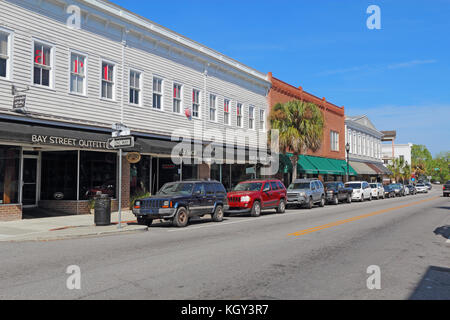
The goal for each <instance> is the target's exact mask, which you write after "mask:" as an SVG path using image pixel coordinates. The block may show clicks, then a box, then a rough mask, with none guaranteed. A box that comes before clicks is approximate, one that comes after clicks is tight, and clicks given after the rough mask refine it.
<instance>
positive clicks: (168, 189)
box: [133, 181, 228, 228]
mask: <svg viewBox="0 0 450 320" xmlns="http://www.w3.org/2000/svg"><path fill="white" fill-rule="evenodd" d="M226 210H228V202H227V192H226V190H225V187H224V186H223V185H222V184H221V183H220V182H217V181H189V182H172V183H167V184H165V185H164V186H163V187H162V188H161V190H159V192H158V193H157V194H156V195H155V196H153V197H149V198H144V199H140V200H136V201H135V202H134V205H133V213H134V215H135V216H136V217H137V220H138V223H139V224H144V225H148V226H150V225H151V224H152V222H153V220H154V219H163V220H165V221H171V222H172V223H173V225H174V226H175V227H180V228H182V227H185V226H186V225H187V224H188V222H189V219H190V218H191V217H195V216H197V217H203V216H205V215H211V217H212V220H213V221H214V222H221V221H222V220H223V216H224V212H225V211H226Z"/></svg>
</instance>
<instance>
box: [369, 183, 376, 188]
mask: <svg viewBox="0 0 450 320" xmlns="http://www.w3.org/2000/svg"><path fill="white" fill-rule="evenodd" d="M370 187H371V188H378V186H377V184H376V183H371V184H370Z"/></svg>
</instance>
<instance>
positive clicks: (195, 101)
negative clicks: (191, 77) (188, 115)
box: [192, 89, 200, 118]
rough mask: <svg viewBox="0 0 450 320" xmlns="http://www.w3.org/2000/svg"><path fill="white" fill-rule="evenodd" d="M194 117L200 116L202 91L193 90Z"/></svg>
mask: <svg viewBox="0 0 450 320" xmlns="http://www.w3.org/2000/svg"><path fill="white" fill-rule="evenodd" d="M192 117H194V118H200V91H199V90H196V89H194V90H192Z"/></svg>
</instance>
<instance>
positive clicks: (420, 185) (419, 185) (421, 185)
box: [417, 184, 425, 187]
mask: <svg viewBox="0 0 450 320" xmlns="http://www.w3.org/2000/svg"><path fill="white" fill-rule="evenodd" d="M417 186H418V187H425V185H423V184H418V185H417Z"/></svg>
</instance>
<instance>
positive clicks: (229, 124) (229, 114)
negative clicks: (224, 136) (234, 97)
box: [223, 98, 232, 126]
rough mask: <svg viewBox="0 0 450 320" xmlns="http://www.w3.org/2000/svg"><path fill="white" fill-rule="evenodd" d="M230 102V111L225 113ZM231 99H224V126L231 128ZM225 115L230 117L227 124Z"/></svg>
mask: <svg viewBox="0 0 450 320" xmlns="http://www.w3.org/2000/svg"><path fill="white" fill-rule="evenodd" d="M226 101H228V111H227V112H225V102H226ZM230 109H232V107H231V99H227V98H224V99H223V124H224V125H226V126H231V112H230ZM225 115H228V122H225Z"/></svg>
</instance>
